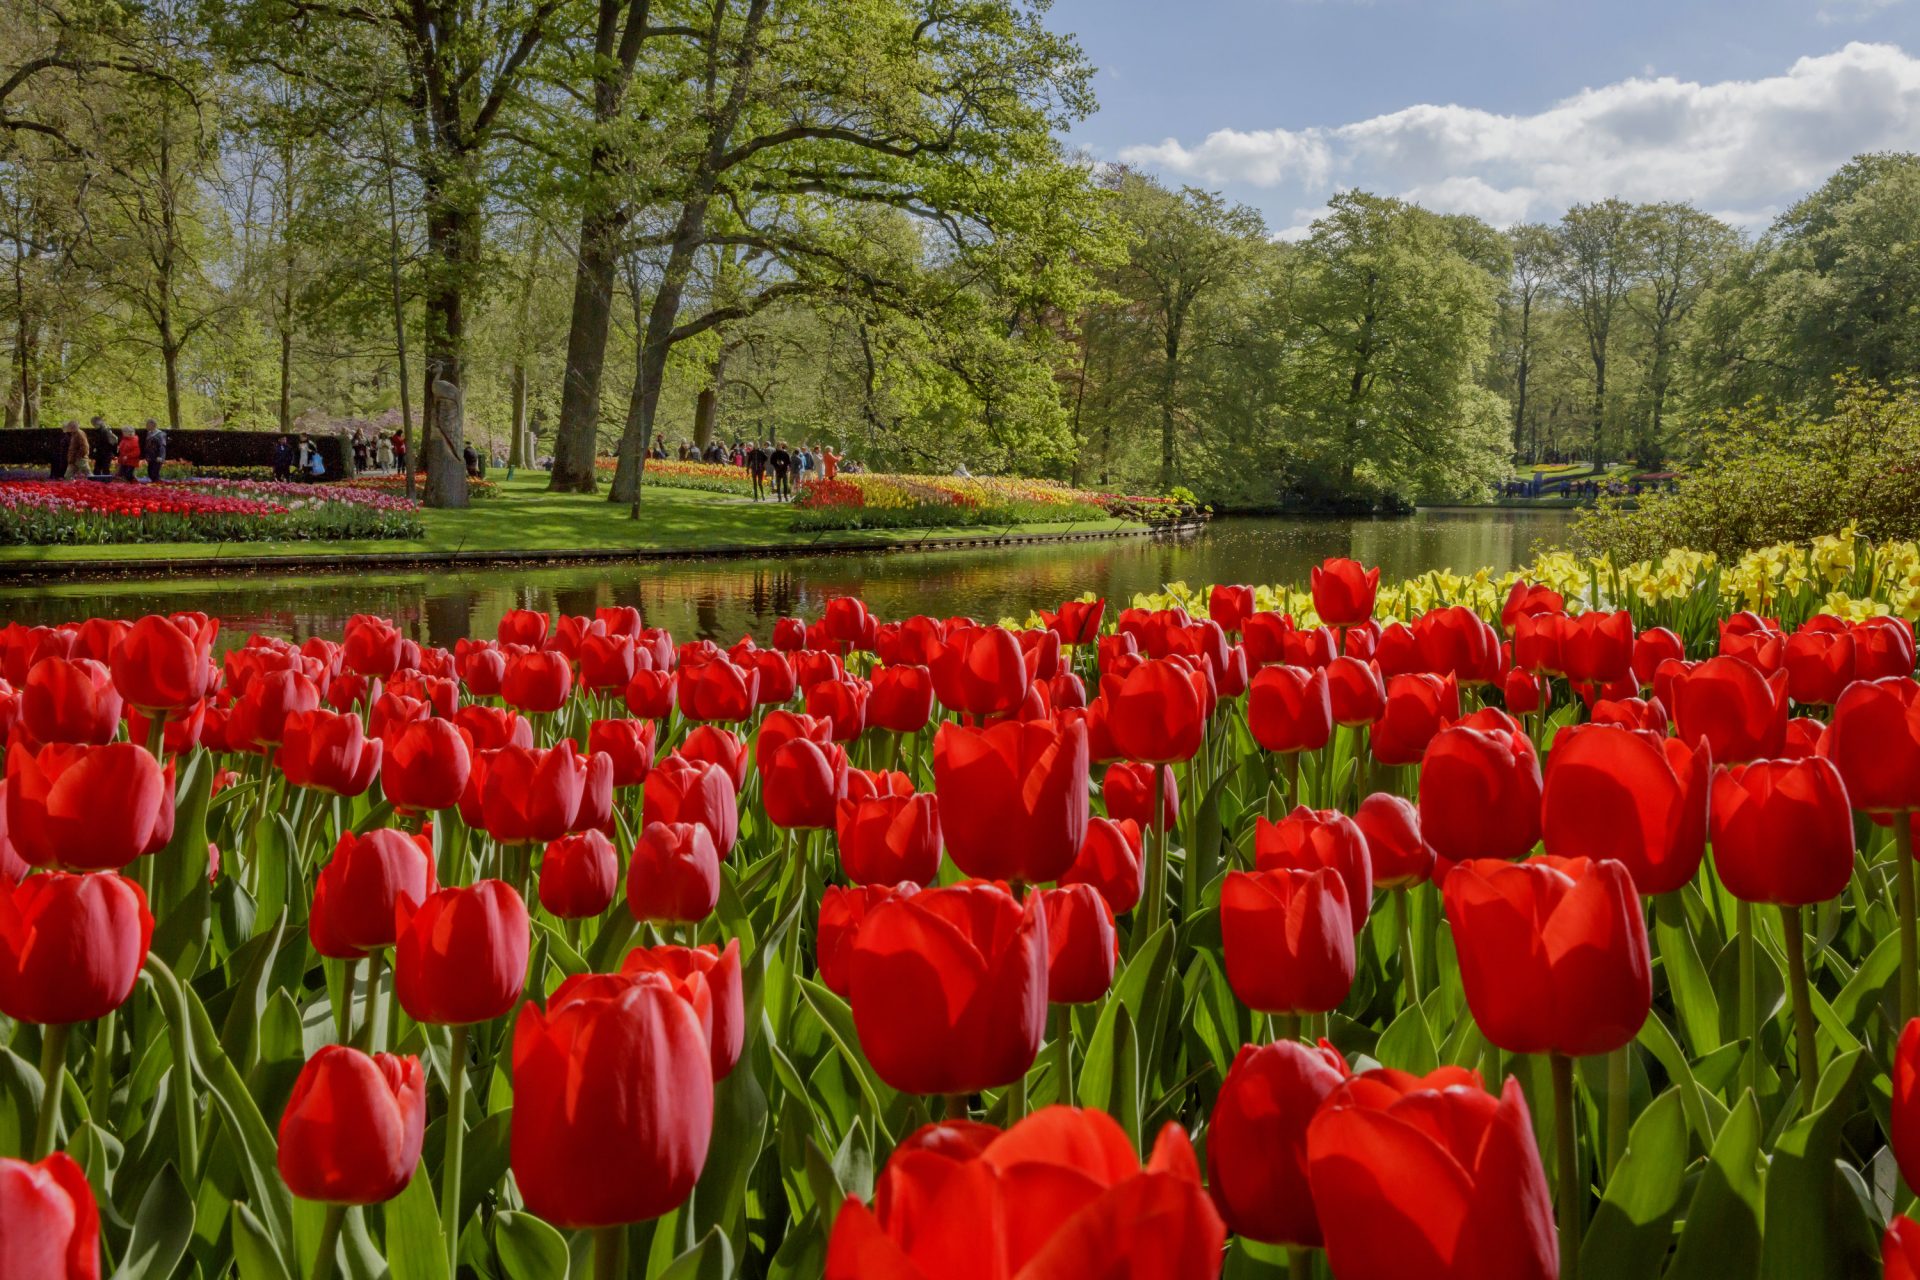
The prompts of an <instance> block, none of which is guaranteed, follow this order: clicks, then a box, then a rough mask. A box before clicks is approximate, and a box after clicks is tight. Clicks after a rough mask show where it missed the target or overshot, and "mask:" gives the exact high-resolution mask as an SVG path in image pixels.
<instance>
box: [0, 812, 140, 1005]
mask: <svg viewBox="0 0 1920 1280" xmlns="http://www.w3.org/2000/svg"><path fill="white" fill-rule="evenodd" d="M9 790H11V787H9ZM152 939H153V917H152V916H151V915H150V914H148V912H147V895H146V894H144V893H142V892H141V890H140V886H139V885H137V884H135V883H134V882H133V881H131V880H129V879H127V878H125V877H124V876H117V875H110V874H91V875H67V874H66V873H64V872H60V871H42V872H39V873H37V874H34V875H30V876H28V877H27V878H26V879H24V880H22V881H20V882H19V883H18V884H15V883H14V882H13V881H12V880H10V879H8V878H7V877H5V876H0V1013H4V1014H6V1015H7V1016H8V1017H9V1018H13V1019H15V1020H16V1021H19V1022H38V1023H43V1024H44V1023H66V1022H91V1021H93V1020H94V1019H95V1018H100V1017H104V1016H106V1015H107V1014H109V1013H111V1012H113V1010H115V1009H117V1008H119V1007H120V1005H121V1003H122V1002H124V1001H125V1000H126V998H127V996H128V995H129V994H131V993H132V991H133V984H134V981H135V980H136V979H137V978H139V976H140V966H141V965H143V964H145V963H146V960H147V944H148V943H149V942H150V941H152Z"/></svg>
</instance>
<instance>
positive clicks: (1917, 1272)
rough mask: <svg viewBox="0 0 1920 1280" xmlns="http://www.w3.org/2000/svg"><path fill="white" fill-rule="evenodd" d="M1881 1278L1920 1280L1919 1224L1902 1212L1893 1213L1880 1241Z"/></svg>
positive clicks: (1885, 1279) (1888, 1279) (1887, 1279)
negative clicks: (1885, 1232) (1882, 1267)
mask: <svg viewBox="0 0 1920 1280" xmlns="http://www.w3.org/2000/svg"><path fill="white" fill-rule="evenodd" d="M1880 1257H1881V1260H1882V1262H1883V1264H1884V1267H1885V1269H1884V1270H1883V1272H1882V1273H1881V1274H1882V1277H1883V1280H1920V1224H1916V1223H1915V1222H1914V1220H1913V1219H1912V1218H1909V1217H1908V1216H1907V1215H1906V1214H1904V1213H1896V1214H1894V1215H1893V1221H1892V1222H1889V1223H1888V1224H1887V1234H1886V1235H1885V1237H1884V1238H1882V1239H1881V1241H1880Z"/></svg>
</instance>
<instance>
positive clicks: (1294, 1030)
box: [1272, 1013, 1300, 1044]
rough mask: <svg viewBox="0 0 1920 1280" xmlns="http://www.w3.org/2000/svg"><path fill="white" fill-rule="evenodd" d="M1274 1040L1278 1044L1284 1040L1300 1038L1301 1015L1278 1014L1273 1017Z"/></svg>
mask: <svg viewBox="0 0 1920 1280" xmlns="http://www.w3.org/2000/svg"><path fill="white" fill-rule="evenodd" d="M1272 1025H1273V1039H1274V1043H1276V1044H1278V1043H1279V1042H1280V1041H1282V1040H1298V1039H1299V1038H1300V1015H1299V1014H1297V1013H1276V1014H1274V1015H1273V1024H1272Z"/></svg>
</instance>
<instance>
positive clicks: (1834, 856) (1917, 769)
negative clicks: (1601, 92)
mask: <svg viewBox="0 0 1920 1280" xmlns="http://www.w3.org/2000/svg"><path fill="white" fill-rule="evenodd" d="M1843 543H1844V554H1842V551H1841V550H1840V549H1838V548H1840V547H1841V546H1842V544H1843ZM1774 553H1775V554H1774V556H1773V558H1772V559H1771V560H1768V559H1765V558H1763V559H1762V560H1760V561H1757V562H1756V566H1757V567H1752V566H1750V567H1747V568H1741V567H1738V566H1736V567H1733V568H1732V569H1730V570H1729V571H1727V572H1726V573H1724V574H1722V571H1721V569H1719V568H1715V567H1713V566H1711V565H1703V564H1701V563H1699V562H1696V563H1695V564H1694V568H1695V570H1696V571H1698V572H1702V573H1712V574H1714V575H1716V576H1715V578H1714V585H1713V589H1711V590H1702V589H1700V588H1699V586H1698V584H1696V588H1695V590H1694V591H1692V592H1691V593H1690V594H1689V595H1688V596H1687V597H1686V598H1685V599H1679V598H1674V597H1669V596H1668V595H1667V594H1666V593H1665V592H1664V590H1663V589H1661V588H1660V586H1659V584H1660V582H1661V581H1662V579H1661V577H1660V573H1659V571H1657V570H1655V571H1649V572H1646V573H1640V572H1638V571H1635V572H1633V573H1628V574H1626V576H1625V577H1622V576H1620V575H1619V574H1616V573H1614V572H1613V571H1612V570H1608V571H1607V572H1605V573H1602V572H1601V570H1600V569H1599V568H1598V567H1596V566H1592V565H1587V566H1583V567H1581V568H1582V571H1581V572H1578V573H1576V572H1575V571H1574V567H1575V562H1573V561H1571V560H1570V559H1569V560H1566V561H1560V560H1552V561H1549V562H1546V563H1545V564H1544V565H1543V566H1536V567H1544V568H1545V569H1546V570H1547V572H1543V573H1538V574H1534V575H1532V576H1525V575H1522V576H1509V577H1508V578H1505V579H1499V578H1493V577H1490V576H1486V575H1482V576H1479V577H1474V578H1459V579H1455V578H1451V577H1446V578H1442V577H1437V576H1431V575H1430V576H1429V577H1428V578H1426V579H1424V580H1416V581H1415V582H1413V583H1406V584H1398V585H1393V586H1390V587H1385V588H1383V587H1382V586H1381V584H1380V583H1379V577H1378V571H1377V570H1368V569H1365V568H1363V567H1362V566H1361V565H1359V564H1357V563H1355V562H1353V561H1350V560H1338V559H1336V560H1329V561H1327V562H1326V563H1325V564H1323V565H1322V566H1320V567H1319V568H1318V569H1316V570H1314V572H1313V574H1312V577H1311V580H1310V581H1309V582H1308V583H1306V584H1304V585H1303V586H1300V587H1281V588H1273V587H1262V588H1260V589H1259V590H1255V589H1254V588H1252V587H1245V586H1224V585H1222V586H1214V587H1211V588H1210V589H1207V590H1205V591H1200V592H1194V591H1188V590H1186V589H1184V588H1179V587H1176V588H1173V589H1171V590H1170V591H1169V593H1168V596H1169V599H1163V600H1160V601H1158V602H1150V603H1146V604H1141V603H1136V604H1135V605H1133V606H1132V607H1127V608H1116V609H1109V608H1108V606H1107V604H1106V602H1104V601H1100V600H1075V601H1067V602H1064V603H1062V604H1060V605H1059V606H1058V608H1057V609H1053V610H1048V611H1044V612H1041V613H1039V614H1037V615H1036V617H1035V618H1033V619H1032V620H1031V625H1001V624H988V625H982V624H978V623H976V622H974V621H972V620H969V619H966V618H932V617H912V618H906V619H900V620H882V619H880V618H877V617H875V616H874V615H873V614H872V613H870V612H869V610H868V609H867V608H866V606H865V605H863V604H862V602H861V601H860V600H858V599H855V598H851V597H848V598H838V599H833V600H831V601H829V602H827V604H826V606H825V608H824V612H823V613H822V615H821V616H820V617H818V618H815V619H811V620H801V619H793V618H789V619H782V620H781V621H780V622H779V623H778V625H777V626H776V627H775V629H774V631H773V635H772V637H771V641H772V643H771V647H765V648H763V647H761V646H760V645H759V644H756V643H755V642H754V641H753V640H752V639H742V640H740V641H739V642H738V643H735V644H733V645H732V646H730V647H726V648H723V647H720V646H719V645H717V644H715V643H713V642H711V641H707V640H694V641H688V642H685V643H678V644H676V642H675V640H674V639H673V637H671V636H669V635H667V634H666V633H664V632H662V631H659V630H657V629H651V628H649V627H647V626H646V625H645V623H644V620H643V619H642V617H641V616H640V615H639V613H637V612H636V611H635V610H633V609H630V608H607V609H601V610H599V611H598V612H597V613H596V614H595V615H594V616H591V617H580V616H560V617H550V616H548V615H546V614H542V613H537V612H526V611H515V612H511V613H508V614H507V615H506V616H505V617H504V618H503V619H502V620H501V622H500V624H499V628H498V632H497V635H496V636H495V637H494V638H492V639H487V640H463V641H460V642H459V643H457V644H456V645H455V646H454V647H453V648H451V649H444V648H434V647H423V646H422V645H421V644H420V643H418V642H417V641H415V640H414V639H411V638H409V637H408V636H406V635H404V634H403V633H402V632H401V631H400V630H399V629H398V628H397V627H395V626H394V625H393V624H392V623H390V622H388V621H386V620H384V619H382V618H378V617H372V616H361V617H356V618H354V619H352V620H351V621H350V622H349V623H348V624H347V626H346V628H345V630H344V633H343V634H341V635H340V636H338V637H337V638H312V639H308V640H307V641H306V642H305V643H304V644H301V645H298V646H295V645H293V644H291V643H288V642H286V641H282V640H277V639H273V638H269V637H260V636H250V637H247V638H246V639H245V640H244V642H242V643H240V644H238V645H237V646H233V645H231V641H232V637H226V638H225V640H226V642H227V644H228V645H229V646H230V647H224V648H223V647H222V637H220V635H219V629H218V625H217V623H216V622H214V621H212V620H210V619H208V618H206V617H203V616H198V615H174V616H150V617H143V618H140V619H138V620H136V621H133V622H124V621H115V620H108V619H104V618H102V619H92V620H89V621H86V622H83V623H78V624H75V625H71V626H64V627H59V628H45V627H24V626H19V625H11V626H8V627H5V628H4V629H0V677H4V681H5V683H4V685H0V729H3V730H4V732H5V733H6V734H7V736H8V738H9V746H8V751H7V763H6V777H5V783H4V792H5V794H4V800H3V802H0V818H3V819H4V823H3V825H4V835H0V1014H4V1021H0V1045H4V1048H0V1274H4V1276H5V1277H6V1280H49V1278H56V1277H57V1278H59V1280H74V1278H79V1277H86V1278H93V1277H100V1276H114V1277H118V1278H119V1280H148V1278H157V1277H165V1276H182V1277H205V1278H208V1280H211V1278H212V1277H230V1276H238V1277H241V1278H242V1280H327V1278H328V1277H334V1276H350V1277H356V1278H364V1280H377V1278H379V1277H383V1276H391V1277H393V1280H453V1277H455V1276H468V1277H484V1278H486V1280H552V1278H555V1277H565V1276H578V1277H586V1276H592V1277H595V1280H610V1278H612V1277H640V1278H645V1277H661V1278H671V1280H694V1278H706V1277H716V1278H719V1277H753V1278H760V1277H767V1278H772V1277H807V1278H809V1280H811V1278H815V1277H821V1276H825V1277H829V1278H830V1280H856V1278H857V1280H972V1278H976V1277H978V1278H983V1280H1066V1278H1068V1277H1108V1278H1115V1277H1137V1278H1139V1280H1185V1278H1188V1277H1192V1278H1195V1280H1205V1278H1208V1277H1215V1276H1229V1277H1256V1276H1279V1275H1286V1276H1289V1277H1309V1276H1334V1277H1338V1278H1339V1280H1386V1278H1389V1277H1393V1278H1401V1277H1406V1278H1415V1277H1417V1278H1422V1280H1425V1278H1434V1277H1439V1278H1457V1280H1486V1278H1489V1277H1498V1278H1501V1280H1547V1278H1551V1277H1564V1278H1569V1280H1571V1278H1572V1277H1577V1276H1585V1277H1587V1278H1588V1280H1605V1278H1614V1277H1618V1278H1621V1280H1638V1278H1641V1277H1652V1276H1665V1277H1671V1278H1673V1280H1685V1278H1690V1277H1714V1278H1716V1280H1728V1278H1737V1277H1767V1278H1769V1280H1771V1278H1774V1277H1780V1278H1786V1277H1793V1278H1796V1280H1798V1278H1804V1277H1816V1276H1836V1277H1838V1276H1847V1277H1852V1276H1877V1275H1881V1274H1883V1272H1884V1274H1885V1275H1886V1276H1889V1277H1912V1276H1915V1275H1916V1274H1920V1226H1916V1225H1915V1223H1914V1221H1912V1220H1910V1218H1909V1217H1907V1216H1905V1215H1906V1214H1907V1213H1908V1212H1909V1211H1911V1209H1912V1206H1913V1190H1912V1188H1913V1187H1914V1186H1916V1185H1920V1021H1915V1020H1914V1019H1915V1015H1916V1014H1917V1013H1920V962H1917V960H1916V945H1915V944H1916V932H1915V911H1916V908H1915V875H1914V862H1913V832H1912V827H1913V821H1914V817H1913V815H1914V814H1915V812H1916V811H1920V683H1917V682H1916V680H1915V678H1914V673H1915V646H1914V635H1913V630H1912V627H1911V625H1910V624H1909V623H1908V622H1907V621H1906V620H1905V619H1903V618H1902V617H1900V616H1897V613H1898V610H1896V609H1893V607H1892V606H1891V605H1890V604H1889V601H1890V600H1893V599H1896V598H1898V597H1897V596H1896V594H1895V593H1897V592H1899V591H1902V590H1904V589H1905V588H1904V587H1902V586H1901V583H1900V579H1899V575H1898V572H1897V571H1896V569H1897V566H1898V565H1900V564H1903V563H1906V561H1905V560H1903V559H1902V558H1901V557H1902V553H1900V552H1898V550H1897V549H1895V550H1889V549H1885V548H1868V547H1864V546H1862V545H1857V544H1856V543H1855V542H1854V541H1853V540H1852V539H1851V538H1844V539H1841V540H1835V542H1834V543H1833V544H1832V545H1823V547H1820V548H1799V549H1774ZM1796 557H1798V558H1796ZM1799 565H1804V566H1809V567H1808V568H1807V570H1806V572H1805V573H1803V572H1802V571H1801V569H1799V568H1796V567H1795V566H1799ZM1756 575H1759V576H1764V577H1765V578H1766V580H1767V581H1768V582H1770V583H1771V584H1772V587H1771V588H1770V590H1769V592H1768V593H1766V594H1767V600H1766V601H1765V602H1762V603H1761V604H1760V605H1759V607H1755V608H1739V607H1737V606H1738V605H1739V603H1740V602H1739V600H1738V598H1737V596H1738V591H1739V588H1738V587H1737V586H1736V587H1733V588H1731V589H1723V587H1726V585H1727V584H1728V583H1733V582H1740V581H1745V582H1753V581H1758V580H1759V577H1758V576H1756ZM1555 578H1558V579H1559V581H1554V580H1552V579H1555ZM1823 583H1824V585H1822V584H1823ZM1836 583H1839V584H1845V586H1844V588H1843V586H1840V585H1835V584H1836ZM1843 589H1852V590H1854V591H1855V592H1856V593H1857V592H1860V591H1862V590H1864V592H1865V594H1855V595H1853V596H1851V597H1849V598H1848V599H1846V600H1844V601H1842V600H1833V608H1831V609H1829V608H1826V607H1823V606H1824V603H1825V600H1831V599H1833V597H1835V596H1837V595H1838V594H1840V593H1842V592H1843ZM1436 592H1438V593H1441V594H1442V595H1448V594H1451V595H1454V596H1457V597H1458V599H1457V600H1456V601H1454V602H1445V601H1441V600H1434V599H1432V598H1431V597H1432V596H1433V595H1434V593H1436ZM1823 597H1825V600H1823ZM1171 598H1179V599H1183V600H1188V601H1192V602H1193V603H1192V604H1191V605H1188V606H1181V605H1176V604H1173V603H1171V602H1170V599H1171ZM1703 600H1704V601H1705V604H1702V603H1701V602H1702V601H1703ZM1282 601H1284V602H1286V603H1287V604H1288V607H1289V608H1291V609H1292V612H1291V613H1287V612H1280V611H1277V610H1276V609H1274V608H1271V607H1264V606H1270V605H1273V604H1274V603H1276V602H1282ZM1863 601H1865V602H1867V604H1865V605H1863V604H1862V602H1863ZM1410 606H1413V607H1410ZM1868 606H1873V607H1868ZM1703 610H1704V611H1706V612H1704V613H1703V612H1702V611H1703ZM1709 616H1710V619H1711V625H1710V626H1709V625H1708V624H1707V618H1708V617H1709ZM1670 622H1681V623H1684V624H1685V625H1684V626H1682V627H1680V628H1679V629H1676V628H1675V627H1673V626H1670V625H1668V623H1670Z"/></svg>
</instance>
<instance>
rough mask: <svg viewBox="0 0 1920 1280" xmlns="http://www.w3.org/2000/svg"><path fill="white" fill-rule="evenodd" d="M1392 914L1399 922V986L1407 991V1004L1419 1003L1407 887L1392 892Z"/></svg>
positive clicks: (1418, 982) (1402, 886) (1417, 974)
mask: <svg viewBox="0 0 1920 1280" xmlns="http://www.w3.org/2000/svg"><path fill="white" fill-rule="evenodd" d="M1393 913H1394V915H1396V916H1398V917H1399V920H1400V985H1401V986H1403V987H1405V988H1406V990H1407V1003H1408V1004H1409V1005H1417V1004H1419V1003H1420V974H1419V971H1418V970H1417V969H1416V968H1415V966H1414V963H1413V904H1412V903H1411V902H1409V901H1407V887H1406V886H1405V885H1401V886H1399V887H1398V888H1396V889H1395V890H1394V891H1393Z"/></svg>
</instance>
